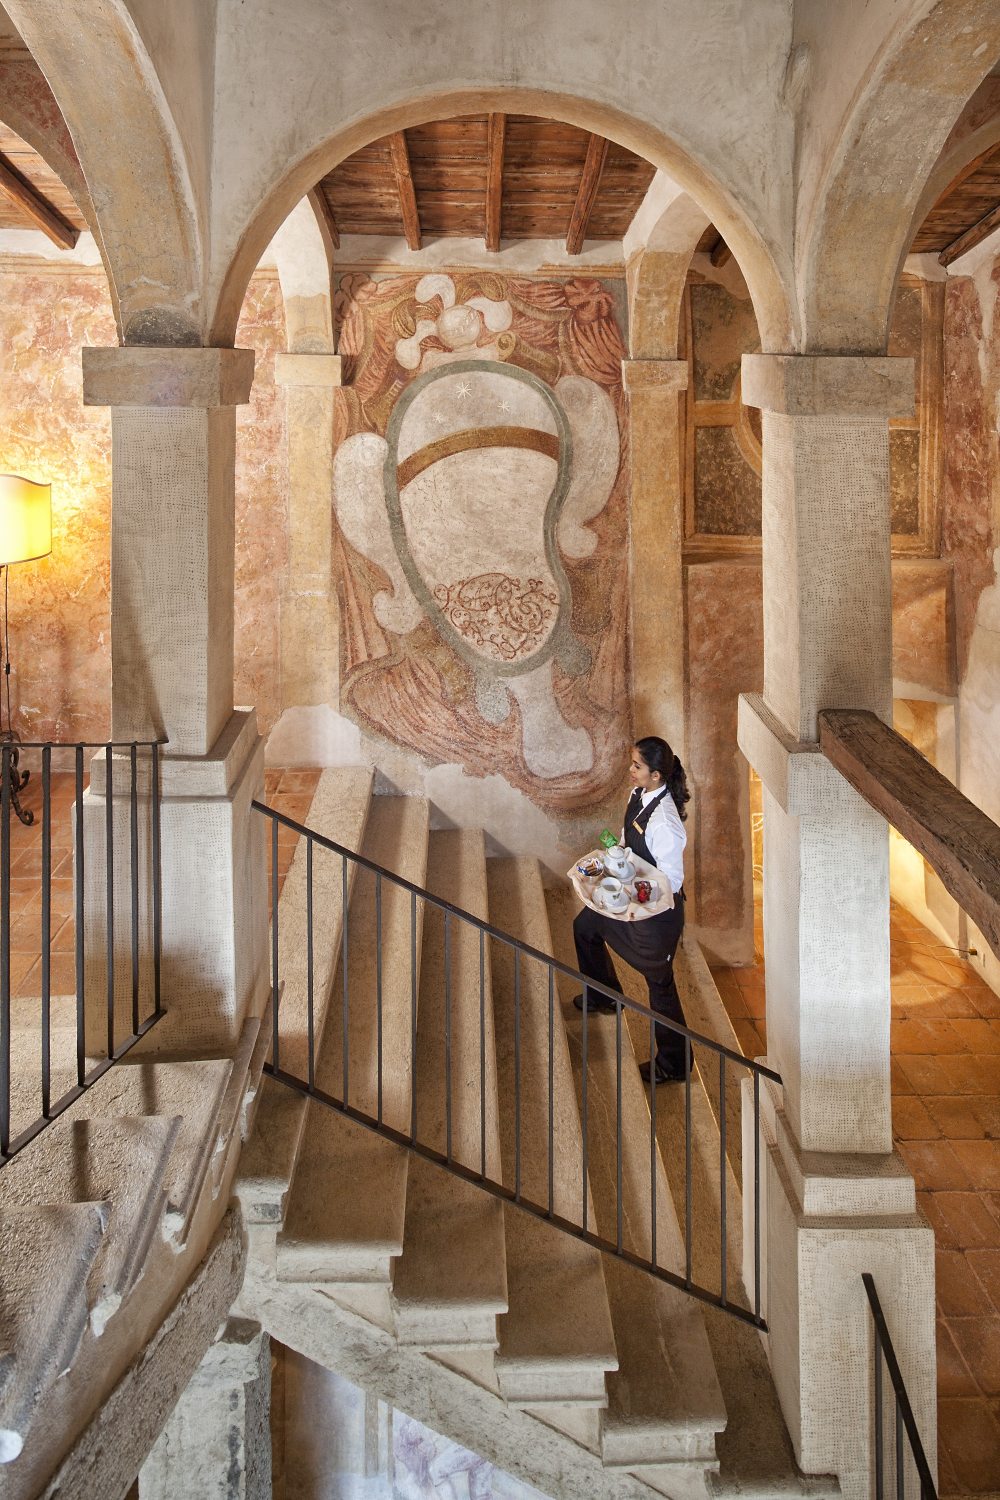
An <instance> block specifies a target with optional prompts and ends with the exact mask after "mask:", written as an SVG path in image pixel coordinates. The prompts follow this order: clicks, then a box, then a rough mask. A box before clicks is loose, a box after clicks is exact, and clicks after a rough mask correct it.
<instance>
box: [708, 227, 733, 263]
mask: <svg viewBox="0 0 1000 1500" xmlns="http://www.w3.org/2000/svg"><path fill="white" fill-rule="evenodd" d="M732 254H733V252H732V251H731V250H730V248H729V246H728V245H727V244H726V242H725V240H724V239H723V238H722V235H721V234H720V235H719V238H718V239H717V240H716V242H715V244H714V245H713V246H712V249H711V251H710V252H709V256H708V258H709V260H710V261H711V262H712V265H713V266H715V267H716V268H717V269H721V267H722V266H724V265H725V264H726V262H727V261H728V260H730V259H732Z"/></svg>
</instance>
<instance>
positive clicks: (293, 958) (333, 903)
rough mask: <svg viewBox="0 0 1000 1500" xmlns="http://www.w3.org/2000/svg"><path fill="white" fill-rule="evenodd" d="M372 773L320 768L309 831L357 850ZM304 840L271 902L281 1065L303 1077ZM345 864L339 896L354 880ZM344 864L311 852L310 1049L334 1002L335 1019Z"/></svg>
mask: <svg viewBox="0 0 1000 1500" xmlns="http://www.w3.org/2000/svg"><path fill="white" fill-rule="evenodd" d="M371 790H372V773H371V771H369V770H365V769H364V768H362V767H358V766H344V767H337V768H335V769H330V770H326V771H324V772H323V773H322V775H321V776H320V779H319V782H318V783H317V786H316V791H315V793H314V794H313V799H312V802H311V803H310V805H309V812H308V814H307V815H306V818H305V822H306V824H307V825H308V827H309V828H310V829H312V830H313V832H315V833H321V834H323V835H324V836H325V837H326V838H329V839H333V841H334V842H335V843H338V844H340V845H341V846H342V847H343V848H345V849H351V850H354V851H355V852H357V851H358V850H359V849H360V848H361V846H362V843H363V841H364V834H365V827H366V825H367V823H368V817H369V812H370V808H371ZM307 842H308V841H307V840H306V839H302V838H300V839H299V842H298V843H297V844H296V846H295V853H294V854H293V855H292V863H291V865H290V866H289V869H288V874H287V875H286V876H285V884H284V886H283V887H282V891H281V896H280V898H279V901H278V972H279V975H280V978H281V1004H280V1006H279V1020H280V1049H279V1062H280V1065H281V1067H282V1068H283V1069H284V1070H285V1071H286V1072H288V1073H292V1074H294V1075H295V1077H296V1078H305V1077H306V1070H307V1067H308V1051H309V1048H308V1036H309V1028H308V1008H309V1007H308V995H309V984H308V961H309V944H308V936H307V918H308V905H307V900H306V889H307V883H308V873H309V872H308V865H309V856H308V848H307ZM357 869H358V867H357V865H355V864H353V863H352V861H350V860H348V861H347V896H348V901H349V900H350V895H351V888H352V886H353V883H354V879H355V876H356V874H357ZM343 876H344V861H343V858H342V856H341V855H338V854H334V853H333V852H332V850H329V849H324V848H322V847H321V846H320V845H318V844H317V845H314V847H313V859H312V888H313V1012H314V1014H313V1030H314V1035H315V1039H316V1046H317V1050H318V1047H319V1043H320V1041H321V1040H322V1037H323V1031H324V1027H325V1025H326V1017H327V1011H328V1007H329V1006H330V1002H331V997H334V1005H335V1008H336V1013H337V1014H338V1016H339V1013H340V1012H339V989H338V980H339V974H338V971H337V966H338V963H339V961H340V935H341V924H342V922H343V912H344V901H343Z"/></svg>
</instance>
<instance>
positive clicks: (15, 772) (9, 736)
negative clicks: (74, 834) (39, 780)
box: [0, 474, 52, 823]
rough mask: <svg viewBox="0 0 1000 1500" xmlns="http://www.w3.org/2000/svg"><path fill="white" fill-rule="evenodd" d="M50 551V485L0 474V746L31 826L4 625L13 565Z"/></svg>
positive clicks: (20, 812) (14, 798) (17, 805)
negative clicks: (24, 797) (25, 804)
mask: <svg viewBox="0 0 1000 1500" xmlns="http://www.w3.org/2000/svg"><path fill="white" fill-rule="evenodd" d="M51 551H52V486H51V485H50V484H35V483H34V481H33V480H31V479H22V478H21V476H20V475H19V474H0V573H2V574H3V636H2V638H0V653H2V656H3V681H2V682H0V746H3V745H5V744H6V745H10V746H12V749H11V751H10V757H9V759H10V800H11V804H12V805H13V808H14V811H15V812H16V813H17V816H18V817H19V818H20V820H21V822H22V823H33V822H34V821H35V815H34V813H33V812H31V811H30V809H28V808H24V807H22V806H21V801H20V793H21V791H22V790H23V788H24V787H25V786H26V785H27V782H28V777H29V776H30V774H31V773H30V771H22V770H20V769H19V768H18V761H19V751H18V746H19V745H20V743H21V737H20V735H19V734H17V733H16V732H15V730H14V723H13V720H12V718H11V712H10V630H9V628H8V623H7V592H8V587H9V584H10V569H11V565H12V564H13V563H22V562H34V561H35V560H36V559H37V558H39V557H47V556H48V555H49V553H50V552H51Z"/></svg>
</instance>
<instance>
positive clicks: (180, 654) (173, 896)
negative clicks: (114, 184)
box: [82, 347, 267, 1051]
mask: <svg viewBox="0 0 1000 1500" xmlns="http://www.w3.org/2000/svg"><path fill="white" fill-rule="evenodd" d="M253 363H254V356H253V351H252V350H245V349H192V348H185V349H173V348H170V349H161V348H145V347H144V348H122V349H85V350H84V351H83V368H84V401H85V402H86V403H87V404H89V405H108V406H111V407H112V418H111V425H112V456H111V463H112V472H111V481H112V502H111V660H112V682H111V697H112V732H113V735H114V737H115V739H117V740H131V739H138V740H149V739H154V738H162V739H164V740H165V741H166V744H165V745H164V750H163V760H162V774H161V796H162V815H161V825H162V841H161V870H162V893H163V894H162V911H163V927H162V942H161V953H162V960H161V994H162V998H163V1003H164V1006H165V1007H166V1009H167V1016H166V1018H165V1019H164V1020H163V1021H161V1022H160V1023H159V1025H158V1026H157V1027H156V1029H155V1031H154V1033H153V1034H151V1049H152V1050H163V1049H170V1050H182V1051H183V1050H187V1049H195V1050H199V1049H203V1048H204V1047H206V1046H216V1045H226V1044H227V1043H230V1042H232V1041H234V1040H235V1039H236V1038H237V1037H238V1036H239V1034H240V1031H241V1029H242V1026H243V1022H244V1019H245V1017H246V1016H247V1014H248V1013H252V1012H254V1011H256V1010H258V1009H259V1007H260V1003H261V1000H262V991H263V990H264V989H266V985H267V979H266V965H265V963H264V957H263V954H264V950H265V948H266V942H267V917H266V893H265V883H266V864H265V858H264V848H263V828H262V827H258V826H257V825H258V823H259V820H258V819H255V818H254V817H253V816H252V815H251V811H250V801H251V799H252V798H253V797H254V796H257V795H259V794H260V793H261V791H262V789H263V746H262V743H261V740H260V737H259V735H258V734H257V726H256V719H255V716H254V714H253V712H252V710H250V711H243V712H236V711H235V710H234V706H233V599H234V501H235V426H236V410H235V408H236V405H237V403H242V402H245V401H246V400H248V398H249V395H250V386H251V382H252V379H253ZM113 792H114V804H115V805H114V808H113V810H112V818H111V830H112V832H111V838H110V840H109V837H108V832H107V823H106V786H105V776H104V769H103V766H102V765H101V764H100V758H99V760H98V762H97V763H95V766H94V767H93V769H92V777H91V786H90V788H89V789H88V791H87V792H86V793H85V795H84V803H83V809H82V816H83V820H84V838H85V848H86V861H87V873H88V877H89V878H88V880H87V882H86V885H85V893H84V895H85V923H86V954H87V973H86V1008H87V1027H88V1045H90V1046H92V1047H94V1049H95V1050H98V1051H99V1050H101V1046H102V1037H103V1036H104V1035H106V1020H102V1011H105V1012H106V1005H107V999H106V996H107V988H108V985H107V946H108V945H107V903H106V899H105V897H104V894H103V884H104V882H103V880H101V881H99V882H98V881H96V876H97V872H98V871H103V870H105V869H106V867H107V861H108V857H109V854H110V855H112V856H113V871H114V882H115V892H114V895H115V902H114V908H115V926H116V931H115V943H114V945H113V946H114V950H115V971H116V972H115V987H114V991H115V992H114V1006H115V1014H116V1018H118V1027H117V1028H116V1031H117V1034H118V1035H119V1039H122V1038H123V1037H124V1035H125V1034H127V1032H128V1030H129V1029H130V1023H129V1022H128V1016H129V1012H130V1008H131V997H130V984H129V977H128V972H127V965H126V963H125V959H126V955H127V954H128V952H129V943H130V938H129V934H128V932H127V930H126V928H125V927H123V926H122V923H123V921H124V919H125V916H126V915H127V913H128V910H129V888H128V878H129V868H130V861H129V845H128V839H129V809H128V779H127V776H126V775H124V774H121V775H120V774H119V772H118V771H116V773H115V776H114V788H113ZM109 842H110V843H111V845H112V847H111V849H110V850H109V848H108V844H109ZM140 842H141V844H142V849H141V859H142V862H143V865H142V867H143V868H145V867H146V862H147V859H148V848H147V838H146V834H145V831H143V832H142V833H141V838H140ZM150 943H151V938H150V933H149V932H148V930H145V931H144V932H143V934H142V937H141V941H140V947H141V952H140V966H141V970H142V973H143V975H144V976H148V970H149V962H150ZM147 983H148V979H147V978H146V977H144V979H143V986H144V992H145V986H146V984H147ZM140 1013H141V1014H142V1015H145V1014H147V1013H148V1010H147V1008H146V1006H145V1004H143V1006H142V1007H141V1011H140Z"/></svg>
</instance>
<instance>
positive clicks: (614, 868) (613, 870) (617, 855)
mask: <svg viewBox="0 0 1000 1500" xmlns="http://www.w3.org/2000/svg"><path fill="white" fill-rule="evenodd" d="M604 868H605V869H606V870H607V872H608V874H609V875H614V876H616V877H617V878H618V879H619V880H631V879H632V876H633V875H634V874H635V867H634V866H633V864H632V860H631V858H630V857H629V851H628V850H627V849H625V848H623V847H622V845H621V844H612V845H611V848H610V849H607V850H605V853H604Z"/></svg>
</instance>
